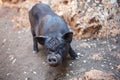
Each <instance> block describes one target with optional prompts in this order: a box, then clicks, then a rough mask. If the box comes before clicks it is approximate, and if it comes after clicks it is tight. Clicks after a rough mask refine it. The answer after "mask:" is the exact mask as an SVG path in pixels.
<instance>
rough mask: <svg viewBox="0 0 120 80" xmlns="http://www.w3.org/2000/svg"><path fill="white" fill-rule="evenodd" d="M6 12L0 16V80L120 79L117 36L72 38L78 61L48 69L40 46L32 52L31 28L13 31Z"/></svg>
mask: <svg viewBox="0 0 120 80" xmlns="http://www.w3.org/2000/svg"><path fill="white" fill-rule="evenodd" d="M6 11H7V13H6V14H5V13H4V10H3V11H1V12H3V13H0V80H120V35H117V36H116V37H112V38H99V39H82V40H75V39H74V40H73V42H72V47H73V49H74V50H75V52H76V53H77V54H78V56H79V57H78V59H76V60H71V58H69V57H68V58H67V61H66V63H64V64H63V65H61V66H59V67H50V66H49V65H48V64H47V63H46V56H45V53H44V48H43V47H41V46H39V53H38V54H34V53H33V51H32V44H33V42H32V35H31V33H30V29H29V28H23V29H15V28H13V23H12V21H11V19H10V18H7V17H5V16H6V15H11V16H12V14H11V13H10V12H9V10H6ZM99 73H102V74H100V75H99ZM97 76H98V77H97Z"/></svg>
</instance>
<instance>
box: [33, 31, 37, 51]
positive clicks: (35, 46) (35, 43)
mask: <svg viewBox="0 0 120 80" xmlns="http://www.w3.org/2000/svg"><path fill="white" fill-rule="evenodd" d="M32 35H33V50H34V53H37V52H38V42H37V40H36V39H35V36H36V34H35V32H33V31H32Z"/></svg>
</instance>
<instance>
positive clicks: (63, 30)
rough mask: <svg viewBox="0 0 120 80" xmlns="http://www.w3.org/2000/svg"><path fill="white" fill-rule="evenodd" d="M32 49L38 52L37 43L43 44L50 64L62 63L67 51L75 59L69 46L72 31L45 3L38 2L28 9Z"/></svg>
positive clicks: (74, 54)
mask: <svg viewBox="0 0 120 80" xmlns="http://www.w3.org/2000/svg"><path fill="white" fill-rule="evenodd" d="M29 20H30V24H31V32H32V35H33V49H34V52H38V43H40V44H41V45H43V46H44V47H45V49H46V53H47V61H48V64H49V65H50V66H58V65H59V64H61V63H62V61H63V59H64V58H65V57H66V55H67V53H69V54H70V56H71V57H72V58H73V59H75V58H76V57H77V55H76V53H75V52H74V51H73V49H72V48H71V45H70V43H71V41H72V36H73V33H72V32H70V31H69V29H68V26H67V24H66V22H65V21H64V20H63V19H62V18H61V17H60V16H58V15H57V14H55V13H54V12H53V11H52V10H51V8H50V7H49V6H48V5H47V4H43V3H38V4H36V5H35V6H33V7H32V9H31V10H30V11H29Z"/></svg>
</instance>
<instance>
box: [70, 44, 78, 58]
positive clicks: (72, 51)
mask: <svg viewBox="0 0 120 80" xmlns="http://www.w3.org/2000/svg"><path fill="white" fill-rule="evenodd" d="M69 54H70V56H71V57H72V58H73V59H76V58H77V54H76V53H75V52H74V50H73V49H72V47H71V45H70V47H69Z"/></svg>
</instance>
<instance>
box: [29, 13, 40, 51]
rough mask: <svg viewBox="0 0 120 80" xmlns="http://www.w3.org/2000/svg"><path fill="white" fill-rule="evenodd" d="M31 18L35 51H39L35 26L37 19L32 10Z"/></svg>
mask: <svg viewBox="0 0 120 80" xmlns="http://www.w3.org/2000/svg"><path fill="white" fill-rule="evenodd" d="M29 20H30V24H31V33H32V36H33V53H37V52H38V42H37V40H36V38H35V37H36V33H35V28H36V26H37V25H36V24H37V21H36V20H35V19H34V16H33V15H32V14H31V12H29Z"/></svg>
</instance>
